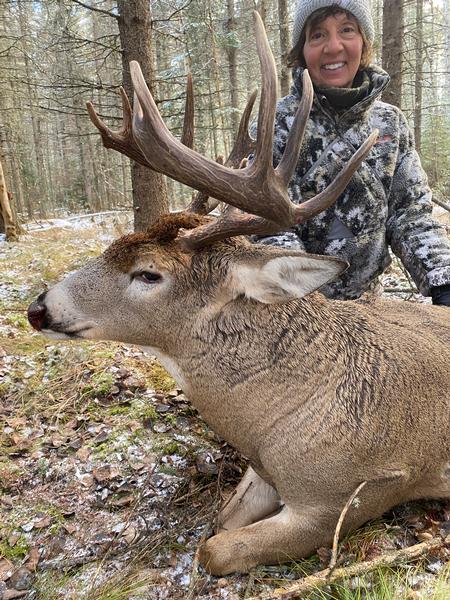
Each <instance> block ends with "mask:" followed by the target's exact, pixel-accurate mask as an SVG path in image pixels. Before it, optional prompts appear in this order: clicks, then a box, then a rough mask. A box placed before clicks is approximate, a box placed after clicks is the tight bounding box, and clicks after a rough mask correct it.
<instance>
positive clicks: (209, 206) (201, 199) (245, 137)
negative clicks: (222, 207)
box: [186, 90, 258, 215]
mask: <svg viewBox="0 0 450 600" xmlns="http://www.w3.org/2000/svg"><path fill="white" fill-rule="evenodd" d="M257 94H258V92H257V91H256V90H255V91H254V92H252V94H251V95H250V97H249V99H248V100H247V104H246V106H245V109H244V111H243V113H242V116H241V120H240V122H239V127H238V133H237V136H236V140H235V142H234V144H233V148H232V149H231V152H230V154H229V156H228V158H227V160H226V161H225V162H224V160H223V157H222V156H218V157H217V158H216V162H217V163H220V164H221V165H223V164H225V166H227V167H233V168H235V169H237V168H241V162H242V159H243V158H245V157H247V156H248V155H249V154H251V153H252V152H254V150H255V140H253V139H252V138H251V137H250V135H249V133H248V124H249V121H250V116H251V114H252V110H253V106H254V104H255V100H256V96H257ZM219 203H220V202H219V200H216V199H214V198H209V196H208V195H207V194H204V193H202V192H198V193H197V194H196V196H195V197H194V199H193V200H192V201H191V203H190V204H189V206H188V207H187V208H186V212H191V213H196V214H200V215H207V214H208V213H210V212H211V211H212V210H214V209H215V208H216V207H217V205H218V204H219ZM228 206H231V205H228Z"/></svg>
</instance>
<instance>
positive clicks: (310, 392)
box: [28, 13, 450, 575]
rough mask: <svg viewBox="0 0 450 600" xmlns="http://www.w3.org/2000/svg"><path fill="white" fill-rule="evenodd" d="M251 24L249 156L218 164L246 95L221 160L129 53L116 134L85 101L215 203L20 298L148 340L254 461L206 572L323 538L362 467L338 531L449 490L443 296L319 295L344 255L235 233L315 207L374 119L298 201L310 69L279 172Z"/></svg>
mask: <svg viewBox="0 0 450 600" xmlns="http://www.w3.org/2000/svg"><path fill="white" fill-rule="evenodd" d="M255 25H256V42H257V48H258V55H259V59H260V64H261V67H262V77H263V86H262V93H261V100H260V110H259V117H258V139H257V141H256V144H255V146H254V160H253V161H252V162H251V164H248V165H247V166H244V167H243V168H242V169H239V170H235V169H230V168H228V167H229V166H230V165H232V166H236V165H238V164H239V160H240V158H242V156H245V155H246V154H248V151H249V144H248V140H247V139H246V134H245V132H246V130H247V125H248V118H249V114H250V110H251V107H250V105H251V103H250V105H249V106H248V107H247V109H246V111H245V112H244V116H243V119H242V120H241V125H240V129H239V131H240V133H239V135H238V142H237V143H236V145H235V147H234V148H233V151H232V153H231V155H230V157H229V158H228V161H227V163H226V164H225V165H223V164H217V163H214V162H212V161H210V160H206V159H204V158H203V157H201V156H200V155H199V154H197V153H196V152H194V151H193V150H192V148H190V147H187V146H188V145H189V143H188V142H187V141H186V140H188V139H191V138H192V136H191V134H190V132H191V130H192V127H191V125H192V119H191V118H190V117H188V118H187V119H186V122H185V125H186V127H185V129H184V131H185V132H186V135H185V134H183V138H182V143H180V142H178V140H176V139H175V138H173V136H171V134H170V133H169V131H168V130H167V128H166V127H165V125H164V123H163V122H162V119H161V117H160V115H159V113H158V110H157V108H156V104H155V102H154V100H153V98H152V96H151V94H150V92H149V90H148V88H147V86H146V84H145V81H144V79H143V76H142V73H141V71H140V68H139V65H138V64H137V63H132V64H131V74H132V79H133V83H134V88H135V92H136V94H135V100H134V112H133V114H132V111H131V107H130V104H129V102H128V99H127V98H126V96H125V94H124V93H123V94H122V99H123V110H124V123H123V127H122V129H121V130H120V131H118V132H113V131H111V130H110V129H109V128H108V127H107V126H106V125H105V124H104V123H103V121H101V119H100V118H99V117H98V116H97V115H96V113H95V111H94V109H93V107H92V106H91V105H89V112H90V116H91V119H92V120H93V122H94V124H95V125H96V127H97V128H98V129H99V130H100V133H101V135H102V139H103V143H104V145H105V146H107V147H112V148H115V149H117V150H119V151H120V152H122V153H124V154H126V155H127V156H129V157H131V158H132V159H133V160H136V161H138V162H140V163H141V164H144V165H146V166H148V167H149V168H152V169H155V170H158V171H161V172H164V173H165V174H166V175H169V176H171V177H173V178H174V179H176V180H177V181H180V182H181V183H185V184H187V185H190V186H192V187H194V188H195V189H197V190H199V191H200V192H202V193H203V194H210V195H212V196H213V197H214V198H217V199H219V200H222V201H225V202H227V203H228V206H227V208H226V209H225V210H224V211H223V213H222V215H221V216H220V217H219V218H218V219H217V220H214V219H209V218H207V217H200V216H198V214H196V215H193V214H192V212H196V213H200V214H204V213H205V212H207V209H206V205H207V201H208V197H207V196H206V197H197V199H196V200H195V201H194V202H193V203H192V205H191V207H190V208H189V211H188V212H187V213H184V214H179V215H172V216H167V217H166V218H163V219H161V221H160V222H159V223H157V224H155V225H153V226H152V227H151V228H149V230H148V231H147V232H146V233H140V234H133V235H129V236H125V237H124V238H121V239H120V240H118V241H117V242H115V243H114V244H112V246H110V248H108V249H107V250H106V252H105V253H104V254H103V255H102V256H101V257H99V258H98V259H96V260H95V261H93V262H91V263H90V264H88V265H87V266H86V267H84V268H83V269H81V270H80V271H78V272H77V273H74V274H72V275H70V276H69V277H68V278H67V279H66V280H64V281H62V282H61V283H59V284H58V285H56V286H55V287H54V288H52V289H51V290H50V291H49V292H47V293H46V294H43V295H41V296H40V297H39V298H38V299H37V301H36V302H35V303H33V304H32V305H31V306H30V308H29V312H28V318H29V320H30V322H31V324H32V325H33V327H35V328H36V329H38V330H39V331H42V332H43V333H45V334H47V335H49V336H52V337H65V338H67V337H70V338H83V339H105V340H117V341H120V342H124V343H132V344H137V345H140V346H144V347H150V348H151V349H152V351H153V352H154V353H155V354H156V355H157V356H158V357H159V358H160V360H161V361H162V363H163V364H164V365H165V366H166V367H167V369H168V370H169V372H171V373H172V375H173V376H174V377H175V379H176V380H177V381H178V383H179V385H181V386H182V387H183V389H184V391H185V393H186V395H187V396H188V397H189V398H190V400H191V401H192V403H193V404H194V405H195V406H196V407H197V408H198V410H199V411H200V413H201V415H202V416H203V418H204V419H205V420H206V421H207V422H208V423H209V425H210V426H211V427H212V428H213V429H214V430H215V431H216V432H217V433H218V434H220V435H221V436H222V437H223V438H224V439H226V440H227V441H228V442H229V443H231V444H232V445H234V446H235V447H236V448H238V449H239V450H240V451H241V452H242V453H243V454H245V455H246V456H247V457H248V458H249V459H250V464H251V467H250V468H249V469H248V471H247V473H246V474H245V476H244V478H243V480H242V481H241V483H240V484H239V485H238V487H237V488H236V492H235V494H234V495H233V496H232V498H231V500H230V501H229V502H228V503H227V504H226V505H225V506H224V507H223V509H222V511H221V513H220V516H219V523H220V526H221V531H220V532H219V533H218V534H217V535H215V536H213V537H212V538H211V539H210V540H208V541H207V542H206V543H205V544H204V545H203V546H202V548H201V552H200V559H201V561H202V563H203V564H204V566H205V567H206V568H207V569H208V570H209V571H210V572H211V573H214V574H217V575H219V574H220V575H223V574H227V573H230V572H232V571H246V570H248V569H250V568H251V567H253V566H255V565H257V564H271V563H276V562H283V561H286V560H289V559H295V558H300V557H303V556H306V555H308V554H310V553H311V552H313V551H314V550H315V549H316V548H318V547H320V546H326V545H330V543H331V541H332V539H333V534H334V531H335V527H336V523H337V521H338V519H339V515H340V513H341V511H342V508H343V507H344V505H345V503H346V502H347V500H348V499H349V497H350V496H351V495H352V494H353V492H354V491H355V489H356V488H357V487H358V486H359V485H360V484H361V483H362V482H367V483H366V485H365V487H364V489H363V490H362V491H361V492H360V494H359V497H360V501H361V502H360V506H359V508H355V507H352V508H351V509H350V510H349V511H348V512H347V514H346V517H345V522H344V527H343V529H344V530H350V529H353V528H355V527H358V526H359V525H360V524H362V523H364V522H365V521H367V520H368V519H370V518H373V517H376V516H378V515H380V514H382V513H383V512H384V511H385V510H387V509H389V508H391V507H392V506H394V505H395V504H398V503H400V502H403V501H405V500H410V499H413V498H420V497H426V496H427V497H433V498H440V497H448V496H450V462H449V461H450V421H449V418H448V417H449V413H448V401H449V398H450V311H449V310H448V309H445V308H437V307H418V306H413V305H409V304H407V303H383V302H375V303H373V304H370V305H364V304H363V303H358V302H346V303H344V302H332V301H329V300H326V299H324V298H323V297H321V296H320V295H319V294H317V293H314V292H315V290H317V289H318V288H320V287H321V286H322V285H324V284H325V283H327V282H328V281H330V280H331V279H333V278H334V277H336V276H338V275H339V274H340V273H342V271H343V270H344V269H345V268H346V264H345V263H343V262H342V261H340V260H338V259H335V258H332V257H324V256H315V255H308V254H304V253H301V252H293V251H288V250H282V249H280V248H269V247H266V246H256V245H255V246H252V245H250V244H249V243H248V242H247V241H245V240H244V239H242V238H237V239H233V238H232V236H234V235H244V234H245V235H248V234H252V233H260V234H261V233H264V234H267V233H275V232H277V231H280V230H282V229H284V230H285V229H286V228H288V227H290V226H294V225H295V224H298V223H301V222H303V221H305V220H306V219H309V218H312V217H314V216H315V215H317V214H319V213H320V212H322V211H323V210H325V209H327V208H328V207H329V206H331V204H332V203H333V202H335V201H336V199H337V198H338V197H339V196H340V194H341V193H342V192H343V190H344V189H345V187H346V185H347V183H348V181H350V179H351V177H352V176H353V174H354V173H355V171H356V170H357V169H358V167H359V165H360V164H361V162H362V161H363V160H364V158H365V157H366V156H367V154H368V153H369V152H370V150H371V148H372V146H373V144H374V143H375V142H376V140H377V132H376V131H375V132H373V133H372V134H371V136H370V137H369V138H368V139H367V141H366V142H365V143H364V144H363V145H362V146H361V147H360V148H359V149H358V150H357V151H356V152H355V154H354V155H353V157H352V158H351V159H350V160H349V161H348V163H347V165H346V166H345V167H344V168H343V170H342V171H341V172H340V173H339V175H338V176H337V177H336V179H335V180H334V182H333V183H332V184H330V185H329V186H328V187H327V188H326V189H325V190H323V191H322V192H320V193H319V194H318V195H317V196H315V197H314V198H311V199H309V200H307V201H305V202H303V203H301V204H300V205H296V204H294V203H293V202H292V201H291V200H290V198H289V195H288V193H287V186H288V183H289V180H290V178H291V175H292V173H293V170H294V169H295V167H296V164H297V161H298V158H299V154H300V145H301V138H302V135H303V131H304V129H305V127H306V123H307V119H308V114H309V110H310V107H311V103H312V99H313V88H312V84H311V81H310V79H309V76H308V74H307V72H306V71H305V73H304V76H303V96H302V101H301V103H300V106H299V108H298V110H297V113H296V116H295V118H294V121H293V123H292V127H291V130H290V135H289V137H288V139H287V141H286V149H285V152H284V154H283V157H282V159H281V161H280V162H279V164H278V166H277V168H276V169H274V168H273V165H272V147H273V143H272V142H273V124H274V115H275V104H276V68H275V62H274V60H273V57H272V55H271V52H270V48H269V45H268V42H267V38H266V36H265V33H264V27H263V24H262V21H261V19H260V17H259V15H258V14H257V13H255ZM253 100H254V97H253ZM251 102H252V101H251ZM190 104H191V103H189V102H187V106H188V105H190ZM249 107H250V108H249ZM186 115H189V111H186ZM238 148H240V150H239V151H238ZM241 151H242V152H241ZM252 152H253V148H252ZM242 153H243V154H242ZM238 158H239V160H237V159H238ZM236 209H240V210H239V211H238V210H236ZM242 210H244V211H247V212H248V213H250V214H246V215H244V214H242V212H241V211H242Z"/></svg>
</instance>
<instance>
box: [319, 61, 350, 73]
mask: <svg viewBox="0 0 450 600" xmlns="http://www.w3.org/2000/svg"><path fill="white" fill-rule="evenodd" d="M344 65H345V63H343V62H340V63H333V64H332V65H323V67H322V68H323V69H327V71H334V70H335V69H340V68H341V67H343V66H344Z"/></svg>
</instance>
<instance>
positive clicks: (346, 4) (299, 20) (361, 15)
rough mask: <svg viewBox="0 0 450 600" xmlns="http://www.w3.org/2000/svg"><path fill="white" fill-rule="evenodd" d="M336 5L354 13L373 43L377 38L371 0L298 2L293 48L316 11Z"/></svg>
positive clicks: (308, 0)
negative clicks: (309, 18)
mask: <svg viewBox="0 0 450 600" xmlns="http://www.w3.org/2000/svg"><path fill="white" fill-rule="evenodd" d="M334 5H336V6H339V7H340V8H342V9H343V10H347V11H348V12H350V13H352V15H353V16H354V17H356V19H357V20H358V23H359V25H360V26H361V29H362V30H363V31H364V33H365V35H366V37H367V39H368V40H369V42H371V43H372V42H373V40H374V38H375V28H374V25H373V20H372V14H371V11H370V0H298V2H297V10H296V11H295V17H294V28H293V31H292V46H295V45H296V44H297V42H298V40H299V39H300V35H301V33H302V30H303V27H304V26H305V23H306V21H307V20H308V17H309V16H310V15H312V13H313V12H314V11H316V10H318V9H319V8H325V7H327V6H334Z"/></svg>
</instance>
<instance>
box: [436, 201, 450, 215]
mask: <svg viewBox="0 0 450 600" xmlns="http://www.w3.org/2000/svg"><path fill="white" fill-rule="evenodd" d="M433 202H434V203H435V204H437V205H438V206H440V207H441V208H443V209H445V210H447V211H448V212H450V205H449V204H446V203H445V202H441V201H440V200H437V199H436V198H433Z"/></svg>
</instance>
